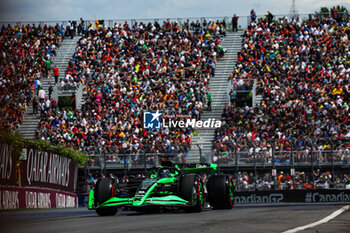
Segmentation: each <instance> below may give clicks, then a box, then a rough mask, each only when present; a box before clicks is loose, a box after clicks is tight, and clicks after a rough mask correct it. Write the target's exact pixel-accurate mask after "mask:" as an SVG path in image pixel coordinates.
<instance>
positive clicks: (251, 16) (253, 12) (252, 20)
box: [250, 9, 256, 23]
mask: <svg viewBox="0 0 350 233" xmlns="http://www.w3.org/2000/svg"><path fill="white" fill-rule="evenodd" d="M255 20H256V14H255V11H254V9H252V10H251V11H250V22H254V23H255Z"/></svg>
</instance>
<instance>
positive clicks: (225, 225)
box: [0, 203, 350, 233]
mask: <svg viewBox="0 0 350 233" xmlns="http://www.w3.org/2000/svg"><path fill="white" fill-rule="evenodd" d="M343 205H345V204H342V203H335V204H283V203H282V204H271V205H262V204H256V205H237V206H235V207H234V208H233V209H232V210H204V211H203V212H201V213H184V212H183V211H176V212H161V213H136V212H134V211H120V212H118V214H117V215H115V216H110V217H100V216H97V215H96V213H95V211H88V210H87V209H85V208H77V209H47V210H19V211H4V212H0V232H11V233H12V232H13V233H15V232H21V233H22V232H35V233H37V232H49V233H56V232H81V233H87V232H94V233H96V232H104V233H108V232H181V233H185V232H191V233H197V232H216V233H219V232H224V233H227V232H250V233H251V232H283V231H286V230H289V229H293V228H296V227H298V226H302V225H306V224H309V223H312V222H316V221H318V220H320V219H322V218H324V217H326V216H328V215H330V214H331V213H333V212H334V211H336V210H338V209H340V208H341V207H342V206H343ZM301 232H320V233H322V232H340V233H341V232H350V211H345V212H343V213H342V214H341V215H339V216H337V217H336V218H334V219H332V220H331V221H329V222H327V223H324V224H321V225H318V226H315V227H314V228H310V229H306V230H304V231H301Z"/></svg>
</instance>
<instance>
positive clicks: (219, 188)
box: [88, 163, 234, 216]
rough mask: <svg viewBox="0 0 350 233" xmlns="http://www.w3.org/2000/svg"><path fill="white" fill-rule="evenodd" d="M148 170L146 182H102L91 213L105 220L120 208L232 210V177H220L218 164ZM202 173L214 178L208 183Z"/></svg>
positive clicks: (91, 199) (95, 191) (91, 197)
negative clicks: (209, 207)
mask: <svg viewBox="0 0 350 233" xmlns="http://www.w3.org/2000/svg"><path fill="white" fill-rule="evenodd" d="M162 165H163V166H161V167H158V168H152V169H149V170H148V175H149V177H148V178H146V179H134V180H130V181H129V182H127V183H119V182H118V179H112V178H102V179H99V180H98V181H97V183H96V185H95V188H94V189H92V190H91V191H90V193H89V204H88V208H89V209H91V210H92V209H95V210H96V213H97V214H98V215H101V216H107V215H115V214H116V213H117V211H118V209H120V208H128V209H134V210H143V209H147V208H148V207H161V206H163V207H176V208H182V209H184V210H185V211H186V212H200V211H201V210H203V207H204V204H205V203H206V202H208V203H209V204H210V206H211V207H213V208H214V209H231V208H232V207H233V203H234V196H233V195H234V184H233V180H232V178H231V176H229V175H221V174H217V165H216V164H197V165H196V166H194V167H192V168H191V167H189V168H181V169H180V168H179V167H178V166H177V165H172V164H171V163H170V165H169V164H166V165H164V164H162ZM201 173H208V174H210V177H209V180H208V182H205V180H203V178H202V177H201V175H200V174H201Z"/></svg>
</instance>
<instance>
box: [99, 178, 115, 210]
mask: <svg viewBox="0 0 350 233" xmlns="http://www.w3.org/2000/svg"><path fill="white" fill-rule="evenodd" d="M113 189H114V181H113V180H112V179H111V178H102V179H99V180H98V181H97V183H96V186H95V191H94V195H95V196H94V200H95V207H97V208H96V213H97V214H98V215H100V216H111V215H115V214H116V213H117V212H118V209H117V208H115V207H100V208H98V206H99V205H101V204H102V203H104V202H106V201H107V200H108V199H109V198H111V197H112V195H113Z"/></svg>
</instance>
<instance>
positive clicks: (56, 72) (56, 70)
mask: <svg viewBox="0 0 350 233" xmlns="http://www.w3.org/2000/svg"><path fill="white" fill-rule="evenodd" d="M59 73H60V71H59V69H58V67H57V65H55V67H54V68H53V75H54V76H55V83H56V84H57V83H58V76H59Z"/></svg>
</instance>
